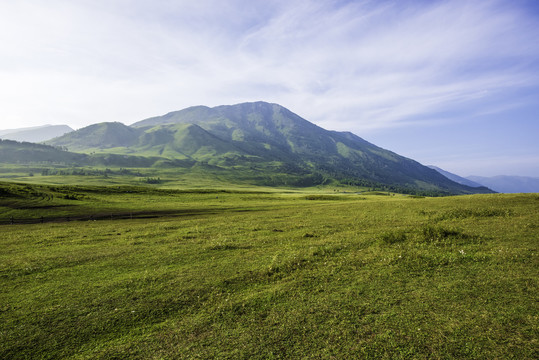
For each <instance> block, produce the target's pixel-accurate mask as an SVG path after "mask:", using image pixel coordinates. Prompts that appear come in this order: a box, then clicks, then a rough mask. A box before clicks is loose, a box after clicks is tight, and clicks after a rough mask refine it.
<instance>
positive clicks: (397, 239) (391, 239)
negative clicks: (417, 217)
mask: <svg viewBox="0 0 539 360" xmlns="http://www.w3.org/2000/svg"><path fill="white" fill-rule="evenodd" d="M407 238H408V236H407V235H406V232H404V231H403V230H396V231H387V232H384V233H382V234H380V240H381V241H382V242H384V243H386V244H395V243H401V242H404V241H406V239H407Z"/></svg>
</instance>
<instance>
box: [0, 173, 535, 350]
mask: <svg viewBox="0 0 539 360" xmlns="http://www.w3.org/2000/svg"><path fill="white" fill-rule="evenodd" d="M257 189H258V188H251V189H243V190H212V189H199V190H196V189H192V190H189V189H184V190H178V189H176V190H164V189H155V188H151V187H148V186H138V187H134V186H125V185H118V186H89V185H84V186H58V185H31V184H17V183H2V182H0V228H1V231H2V236H1V237H0V246H1V248H2V251H1V252H0V287H1V289H2V291H1V292H0V318H1V320H2V321H0V358H2V359H12V360H16V359H114V358H115V359H125V358H129V359H184V358H185V359H190V358H195V359H196V358H220V359H267V358H277V359H279V358H281V359H294V358H337V359H345V358H359V359H361V358H365V359H374V358H376V359H392V360H393V359H410V358H417V359H431V358H432V359H508V358H515V359H536V358H537V355H538V353H537V335H538V328H537V300H538V297H537V294H538V291H537V290H538V288H537V287H538V283H537V280H538V278H539V277H538V270H537V269H538V268H539V259H538V256H537V254H538V248H537V245H538V242H537V224H538V220H539V219H538V214H539V212H538V197H537V195H532V194H518V195H509V194H487V195H469V196H455V197H443V198H423V197H417V196H402V195H395V196H388V195H387V193H381V192H373V193H362V194H359V195H358V194H354V193H348V194H342V193H341V194H337V193H333V192H329V191H326V192H321V191H320V192H313V191H312V190H303V191H298V190H294V191H292V190H287V191H277V190H275V189H273V190H269V189H268V190H267V191H263V192H262V191H260V190H259V189H258V190H257Z"/></svg>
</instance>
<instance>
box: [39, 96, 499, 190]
mask: <svg viewBox="0 0 539 360" xmlns="http://www.w3.org/2000/svg"><path fill="white" fill-rule="evenodd" d="M46 143H47V144H49V145H54V146H62V147H67V148H69V149H70V150H79V151H86V152H88V151H99V152H108V153H112V152H113V153H116V154H136V155H145V156H161V157H163V158H167V159H185V160H189V161H192V162H194V163H199V164H207V165H209V166H213V167H215V168H216V169H217V168H218V169H222V170H230V171H232V170H234V171H235V172H236V174H238V176H247V174H250V175H249V176H251V177H252V180H253V181H255V180H256V181H259V180H260V181H262V180H261V179H266V180H263V181H269V180H268V179H270V178H271V182H266V183H265V184H274V185H279V184H280V185H284V184H289V185H295V186H312V185H318V184H328V183H331V182H335V181H336V182H339V183H344V184H351V185H361V186H371V187H374V186H376V187H382V188H385V189H387V190H396V191H406V190H407V189H408V190H409V189H414V190H415V191H417V190H420V191H425V192H437V193H446V194H464V193H476V192H490V191H489V190H488V189H484V188H472V187H469V186H465V185H461V184H458V183H456V182H454V181H451V180H449V179H448V178H446V177H445V176H443V175H441V174H440V173H439V172H437V171H435V170H433V169H430V168H428V167H426V166H423V165H421V164H419V163H418V162H416V161H414V160H411V159H408V158H405V157H402V156H400V155H398V154H395V153H393V152H391V151H388V150H385V149H382V148H380V147H377V146H375V145H373V144H371V143H369V142H367V141H365V140H364V139H362V138H360V137H358V136H356V135H354V134H352V133H349V132H337V131H329V130H325V129H323V128H321V127H319V126H317V125H315V124H312V123H310V122H309V121H307V120H305V119H303V118H301V117H300V116H298V115H296V114H294V113H293V112H291V111H290V110H288V109H286V108H284V107H282V106H280V105H277V104H269V103H266V102H254V103H243V104H237V105H223V106H217V107H213V108H210V107H206V106H195V107H190V108H187V109H184V110H180V111H175V112H171V113H168V114H166V115H163V116H157V117H153V118H149V119H145V120H142V121H139V122H136V123H134V124H132V125H131V126H126V125H123V124H120V123H101V124H95V125H91V126H88V127H86V128H83V129H80V130H77V131H75V132H73V133H70V134H67V135H64V136H61V137H58V138H56V139H52V140H50V141H47V142H46ZM279 179H280V180H279ZM290 179H293V181H292V180H290Z"/></svg>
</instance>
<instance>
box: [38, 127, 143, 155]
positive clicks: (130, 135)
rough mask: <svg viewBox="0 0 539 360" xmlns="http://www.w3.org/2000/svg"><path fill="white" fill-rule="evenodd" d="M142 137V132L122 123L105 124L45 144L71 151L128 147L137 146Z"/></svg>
mask: <svg viewBox="0 0 539 360" xmlns="http://www.w3.org/2000/svg"><path fill="white" fill-rule="evenodd" d="M140 135H141V131H140V130H138V129H135V128H132V127H129V126H126V125H124V124H122V123H119V122H113V123H106V122H105V123H99V124H93V125H90V126H87V127H85V128H82V129H79V130H77V131H73V132H70V133H68V134H65V135H63V136H60V137H57V138H54V139H51V140H49V141H45V142H44V143H45V144H47V145H53V146H64V147H67V148H68V149H69V150H88V149H93V148H101V149H103V148H113V147H128V146H132V145H134V144H136V142H137V140H138V138H139V136H140Z"/></svg>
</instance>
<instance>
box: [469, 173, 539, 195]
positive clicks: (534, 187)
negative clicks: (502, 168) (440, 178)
mask: <svg viewBox="0 0 539 360" xmlns="http://www.w3.org/2000/svg"><path fill="white" fill-rule="evenodd" d="M467 179H469V180H472V181H474V182H477V183H480V184H483V185H484V186H487V187H489V188H490V189H492V190H494V191H497V192H501V193H508V194H509V193H539V178H534V177H527V176H508V175H500V176H493V177H483V176H468V177H467Z"/></svg>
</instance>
